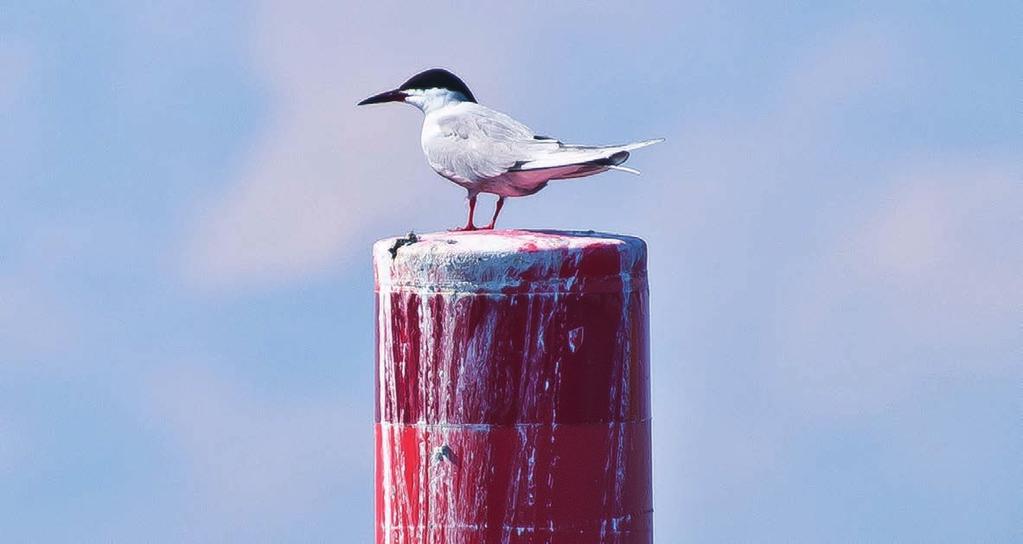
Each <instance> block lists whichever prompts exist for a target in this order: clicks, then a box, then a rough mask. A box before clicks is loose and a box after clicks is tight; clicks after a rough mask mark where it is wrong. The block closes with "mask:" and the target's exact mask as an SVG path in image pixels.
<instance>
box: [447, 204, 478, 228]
mask: <svg viewBox="0 0 1023 544" xmlns="http://www.w3.org/2000/svg"><path fill="white" fill-rule="evenodd" d="M475 213H476V195H469V219H468V220H467V221H466V222H465V226H464V227H455V228H453V229H451V230H453V231H463V230H476V225H475V224H474V223H473V220H472V216H473V215H474V214H475Z"/></svg>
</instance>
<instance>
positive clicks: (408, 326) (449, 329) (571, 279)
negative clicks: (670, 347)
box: [373, 231, 653, 544]
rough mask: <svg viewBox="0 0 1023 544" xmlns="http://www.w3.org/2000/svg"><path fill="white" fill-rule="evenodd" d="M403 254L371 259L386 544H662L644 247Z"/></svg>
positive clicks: (441, 239)
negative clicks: (654, 489) (656, 524)
mask: <svg viewBox="0 0 1023 544" xmlns="http://www.w3.org/2000/svg"><path fill="white" fill-rule="evenodd" d="M406 241H407V240H406ZM401 242H402V239H387V240H381V241H380V242H377V244H376V245H375V246H374V250H373V258H374V269H375V273H376V274H375V275H376V287H377V374H376V425H375V430H376V542H377V543H378V544H384V543H386V544H490V543H495V544H496V543H502V544H526V543H541V542H543V543H549V544H600V543H608V544H610V543H615V544H633V543H643V544H649V543H651V542H652V541H653V537H652V535H653V532H652V516H653V507H652V498H651V475H650V469H651V467H650V397H649V391H650V378H649V348H648V295H647V282H646V245H645V244H644V243H643V241H642V240H640V239H638V238H633V237H628V236H619V235H610V234H599V233H593V232H553V231H546V232H539V231H496V232H466V233H437V234H427V235H423V236H421V237H420V238H418V240H417V241H414V242H411V243H405V244H402V243H401Z"/></svg>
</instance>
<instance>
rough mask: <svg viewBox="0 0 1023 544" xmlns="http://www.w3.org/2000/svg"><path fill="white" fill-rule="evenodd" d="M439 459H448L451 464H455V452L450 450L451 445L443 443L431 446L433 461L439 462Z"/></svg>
mask: <svg viewBox="0 0 1023 544" xmlns="http://www.w3.org/2000/svg"><path fill="white" fill-rule="evenodd" d="M441 461H448V462H450V463H451V464H453V465H457V464H458V463H456V462H455V452H454V451H452V450H451V446H449V445H447V444H444V445H442V446H437V447H436V448H433V462H434V463H439V462H441Z"/></svg>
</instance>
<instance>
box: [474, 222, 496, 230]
mask: <svg viewBox="0 0 1023 544" xmlns="http://www.w3.org/2000/svg"><path fill="white" fill-rule="evenodd" d="M476 230H494V224H493V223H491V224H489V225H487V226H485V227H479V228H478V229H476Z"/></svg>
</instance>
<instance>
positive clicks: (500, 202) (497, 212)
mask: <svg viewBox="0 0 1023 544" xmlns="http://www.w3.org/2000/svg"><path fill="white" fill-rule="evenodd" d="M503 207H504V197H503V196H501V197H497V207H496V208H494V217H493V218H492V219H491V220H490V224H489V225H487V226H485V227H480V228H481V229H482V230H494V225H496V224H497V216H498V215H500V213H501V208H503Z"/></svg>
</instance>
